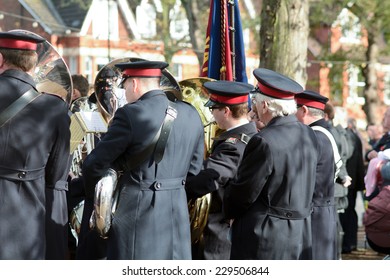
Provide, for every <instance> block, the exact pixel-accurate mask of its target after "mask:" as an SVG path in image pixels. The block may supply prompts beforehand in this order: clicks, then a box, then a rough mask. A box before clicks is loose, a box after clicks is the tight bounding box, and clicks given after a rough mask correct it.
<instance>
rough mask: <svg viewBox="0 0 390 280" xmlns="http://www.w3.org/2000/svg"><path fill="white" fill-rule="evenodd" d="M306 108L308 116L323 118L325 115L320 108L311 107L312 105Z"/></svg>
mask: <svg viewBox="0 0 390 280" xmlns="http://www.w3.org/2000/svg"><path fill="white" fill-rule="evenodd" d="M307 109H308V111H309V114H310V116H313V117H320V118H324V117H325V112H324V111H322V110H321V109H317V108H312V107H307Z"/></svg>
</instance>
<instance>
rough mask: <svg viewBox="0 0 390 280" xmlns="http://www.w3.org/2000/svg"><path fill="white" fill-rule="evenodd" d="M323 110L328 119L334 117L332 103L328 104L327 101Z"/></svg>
mask: <svg viewBox="0 0 390 280" xmlns="http://www.w3.org/2000/svg"><path fill="white" fill-rule="evenodd" d="M324 112H325V114H326V115H327V116H328V119H329V120H331V121H333V119H334V107H333V105H332V104H330V103H329V102H328V103H326V104H325V109H324Z"/></svg>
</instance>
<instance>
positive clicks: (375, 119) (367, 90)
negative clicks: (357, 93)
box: [363, 29, 383, 124]
mask: <svg viewBox="0 0 390 280" xmlns="http://www.w3.org/2000/svg"><path fill="white" fill-rule="evenodd" d="M377 30H380V29H375V30H370V32H367V33H368V48H367V52H366V59H367V65H366V66H365V67H364V69H363V76H364V79H365V83H366V84H365V86H364V92H363V95H364V98H365V104H364V106H363V110H364V112H365V113H366V116H367V122H368V123H371V122H372V123H378V124H379V123H380V122H381V120H382V116H381V115H380V114H377V112H379V111H380V108H381V107H382V106H383V101H382V100H381V99H380V98H379V96H378V88H377V83H378V82H377V80H378V77H377V71H376V68H377V65H378V56H379V45H378V39H379V32H378V31H377Z"/></svg>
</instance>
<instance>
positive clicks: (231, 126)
mask: <svg viewBox="0 0 390 280" xmlns="http://www.w3.org/2000/svg"><path fill="white" fill-rule="evenodd" d="M247 123H249V121H248V119H247V118H246V117H245V118H239V119H233V120H231V121H230V122H229V126H228V128H227V129H226V130H231V129H234V128H236V127H239V126H241V125H244V124H247Z"/></svg>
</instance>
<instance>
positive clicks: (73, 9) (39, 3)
mask: <svg viewBox="0 0 390 280" xmlns="http://www.w3.org/2000/svg"><path fill="white" fill-rule="evenodd" d="M19 3H20V4H21V5H22V6H23V7H24V8H25V9H26V10H27V11H28V12H29V13H30V14H31V16H32V17H33V18H34V19H35V20H36V21H37V22H39V23H40V25H41V26H42V27H43V28H44V30H45V32H47V33H48V34H65V33H67V32H68V31H69V30H70V31H72V32H76V33H80V32H83V30H84V31H85V30H88V28H89V25H90V24H91V20H92V18H91V17H95V16H96V15H93V14H91V13H90V9H91V6H92V4H93V3H95V4H96V2H94V0H79V1H69V0H19ZM117 3H118V8H119V11H120V12H121V13H122V15H123V18H124V20H125V25H126V27H127V29H128V31H129V33H130V34H131V35H132V36H133V37H134V38H136V39H137V38H139V34H138V31H137V27H136V23H135V18H134V13H133V12H132V10H131V8H130V6H129V3H128V0H117Z"/></svg>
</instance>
